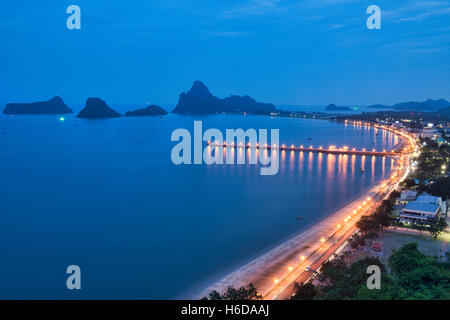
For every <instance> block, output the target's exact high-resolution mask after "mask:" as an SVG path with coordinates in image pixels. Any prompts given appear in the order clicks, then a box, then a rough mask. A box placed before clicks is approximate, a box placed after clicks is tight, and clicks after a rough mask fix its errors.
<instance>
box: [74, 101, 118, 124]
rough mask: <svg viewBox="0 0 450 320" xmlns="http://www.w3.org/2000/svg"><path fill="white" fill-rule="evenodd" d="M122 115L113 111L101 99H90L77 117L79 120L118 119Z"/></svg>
mask: <svg viewBox="0 0 450 320" xmlns="http://www.w3.org/2000/svg"><path fill="white" fill-rule="evenodd" d="M121 116H122V115H121V114H120V113H118V112H116V111H114V110H113V109H111V108H110V107H109V106H108V105H107V104H106V103H105V101H103V100H102V99H100V98H88V99H87V100H86V106H85V107H84V108H83V109H82V110H81V111H80V113H79V114H78V115H77V117H78V118H86V119H101V118H117V117H121Z"/></svg>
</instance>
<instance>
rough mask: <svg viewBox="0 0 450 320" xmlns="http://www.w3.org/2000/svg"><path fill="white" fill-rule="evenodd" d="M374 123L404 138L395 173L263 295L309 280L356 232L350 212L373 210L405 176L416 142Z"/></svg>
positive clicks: (281, 294)
mask: <svg viewBox="0 0 450 320" xmlns="http://www.w3.org/2000/svg"><path fill="white" fill-rule="evenodd" d="M358 124H359V123H358ZM364 125H370V124H364ZM374 126H375V127H378V128H381V129H385V130H388V129H389V131H393V132H394V133H396V134H398V135H400V136H402V137H403V138H405V139H406V141H407V142H408V144H409V146H407V147H405V148H404V149H403V150H402V151H403V152H402V155H401V157H400V159H399V167H398V168H397V173H394V174H393V175H392V176H391V177H390V180H389V181H388V182H387V183H385V184H383V185H382V186H381V188H380V190H379V191H378V192H377V193H376V194H374V196H373V199H372V198H371V197H368V198H367V199H366V201H363V202H362V203H361V204H360V205H358V206H357V208H356V209H355V210H353V211H351V210H349V212H351V214H349V215H347V217H346V218H345V219H344V221H343V223H342V224H338V225H337V226H336V228H337V230H336V231H335V232H334V233H333V234H332V235H330V236H329V237H328V238H325V237H322V238H321V239H320V244H319V246H318V247H317V249H316V250H315V251H314V252H313V253H312V254H311V255H310V256H309V257H308V258H306V257H304V256H303V257H302V259H301V260H302V261H301V262H300V263H299V264H298V265H296V266H295V267H293V266H289V267H288V271H289V272H288V273H287V274H286V275H284V276H283V278H274V280H273V282H274V286H273V288H271V289H270V290H269V291H267V292H266V293H264V294H262V297H263V299H265V300H275V299H290V297H291V296H292V294H293V293H294V292H295V283H306V282H308V281H310V280H311V279H312V278H313V277H314V276H315V275H316V274H317V273H318V271H319V270H320V268H321V266H322V264H323V263H324V262H326V261H328V260H330V259H333V258H334V256H335V255H336V254H337V252H338V251H339V250H341V249H342V248H343V247H344V245H345V244H346V243H347V241H348V239H349V238H350V237H351V236H352V235H353V234H355V232H356V231H357V227H356V221H357V219H354V218H353V217H352V215H356V216H359V217H360V216H362V215H368V214H371V213H373V212H374V211H375V210H376V208H377V207H378V206H379V205H381V203H382V201H383V199H386V198H387V197H389V195H390V194H391V192H392V191H393V190H395V188H396V186H398V184H399V183H400V182H401V181H403V180H404V179H405V178H406V177H407V176H408V174H409V157H408V154H407V152H409V151H415V150H416V148H417V146H416V143H415V141H414V138H413V137H411V136H409V135H408V134H406V133H403V132H401V131H398V130H393V129H390V128H386V127H383V126H377V125H374ZM358 211H359V212H358ZM352 218H353V219H352ZM355 218H357V217H355ZM350 221H352V223H350ZM347 225H348V227H347V228H345V229H344V228H343V226H347ZM341 229H343V232H342V233H341V234H340V235H339V231H340V230H341ZM327 243H329V244H330V245H329V246H328V248H326V244H327Z"/></svg>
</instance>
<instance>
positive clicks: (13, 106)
mask: <svg viewBox="0 0 450 320" xmlns="http://www.w3.org/2000/svg"><path fill="white" fill-rule="evenodd" d="M3 113H5V114H66V113H73V111H72V109H70V108H69V107H67V106H66V104H65V103H64V101H63V99H61V98H60V97H58V96H56V97H54V98H52V99H50V100H48V101H39V102H32V103H8V104H7V105H6V107H5V109H4V110H3Z"/></svg>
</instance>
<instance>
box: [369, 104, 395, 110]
mask: <svg viewBox="0 0 450 320" xmlns="http://www.w3.org/2000/svg"><path fill="white" fill-rule="evenodd" d="M367 108H370V109H394V107H393V106H386V105H384V104H374V105H371V106H368V107H367Z"/></svg>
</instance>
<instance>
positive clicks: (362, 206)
mask: <svg viewBox="0 0 450 320" xmlns="http://www.w3.org/2000/svg"><path fill="white" fill-rule="evenodd" d="M348 123H353V122H348ZM354 124H355V125H364V126H370V125H371V124H367V123H362V122H355V123H354ZM372 126H373V127H376V128H378V129H382V130H386V131H390V132H393V133H395V134H396V135H398V136H399V137H401V138H403V139H401V140H402V142H401V143H400V144H399V145H397V146H396V148H395V150H390V151H385V150H384V151H383V152H386V153H390V154H386V153H382V154H372V152H374V151H362V152H368V153H371V155H382V156H389V155H393V156H394V157H395V158H397V161H396V164H397V167H396V172H393V174H392V175H391V176H390V177H389V179H386V180H385V181H383V182H381V184H379V185H377V186H374V187H372V188H371V189H370V190H369V191H367V192H365V193H364V195H362V196H359V197H358V198H357V199H353V200H352V201H351V202H350V203H348V204H346V205H345V206H344V207H343V208H340V209H339V210H337V211H335V212H334V213H333V214H331V215H329V216H327V217H326V218H324V219H323V220H321V221H320V222H317V223H315V224H314V225H313V226H311V227H310V228H308V229H307V230H305V231H303V232H302V233H301V234H298V235H296V236H295V237H293V238H291V239H289V240H287V241H285V242H283V243H282V244H281V245H279V246H277V247H276V248H274V249H272V250H270V251H268V252H267V253H265V254H264V255H261V256H259V257H258V258H256V259H254V260H252V261H251V262H250V263H248V264H247V265H245V266H243V267H241V268H240V269H238V270H236V271H235V272H233V273H231V274H229V275H227V276H226V277H224V278H222V279H221V280H220V281H219V282H217V283H215V284H214V285H213V286H211V287H209V288H206V289H205V290H204V292H203V294H202V295H200V296H204V295H207V294H208V293H209V292H210V291H211V290H213V289H214V290H217V291H219V292H222V291H225V290H226V289H227V288H228V287H229V286H233V287H236V288H238V287H240V286H245V285H247V284H248V283H249V282H253V284H254V285H255V287H256V288H257V289H258V292H259V294H260V295H261V296H262V298H263V299H266V300H274V299H289V298H290V296H291V295H292V294H293V292H294V284H295V282H307V281H309V280H310V279H311V278H313V277H314V276H315V275H317V271H318V270H320V268H321V266H322V264H323V263H324V262H326V261H328V260H329V259H333V257H334V256H335V255H336V253H338V252H340V250H342V248H344V247H345V244H346V243H347V241H348V239H349V238H350V237H351V236H352V235H353V234H354V233H355V231H357V228H356V226H355V224H356V221H357V220H359V218H360V217H361V216H362V215H367V214H371V213H372V212H373V211H374V210H375V209H376V208H377V207H378V206H379V205H380V204H381V202H382V200H383V199H385V198H386V197H388V196H389V195H390V193H391V192H392V191H393V190H395V187H396V186H397V185H398V184H399V183H400V182H401V181H403V179H404V178H405V177H406V176H407V174H408V173H409V153H410V152H412V151H414V150H416V144H415V140H414V138H413V137H411V136H409V135H408V134H406V133H403V132H401V131H399V130H396V129H392V128H388V127H385V126H380V125H372ZM405 144H407V146H406V147H405ZM208 145H210V146H212V147H214V145H216V146H217V147H221V146H222V147H225V148H226V147H227V145H226V144H220V143H215V142H209V143H208ZM228 146H229V147H233V148H242V149H244V148H245V149H249V148H261V149H263V148H267V149H270V148H272V147H273V148H277V149H279V150H286V151H288V150H290V151H295V150H296V147H295V146H291V147H286V146H284V145H282V146H280V147H277V146H275V145H274V146H267V145H262V146H258V145H255V146H251V145H249V144H247V145H243V144H239V143H238V144H229V145H228ZM302 147H303V146H301V148H302ZM330 148H331V149H330ZM330 148H329V149H327V150H325V149H315V148H303V149H301V150H300V148H297V150H298V151H313V152H323V153H325V152H326V151H328V152H327V153H337V154H339V153H344V152H347V153H353V154H357V153H355V152H356V151H358V150H349V148H341V149H335V147H334V146H331V147H330ZM343 151H344V152H343ZM375 152H377V151H375ZM362 155H364V154H362Z"/></svg>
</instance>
